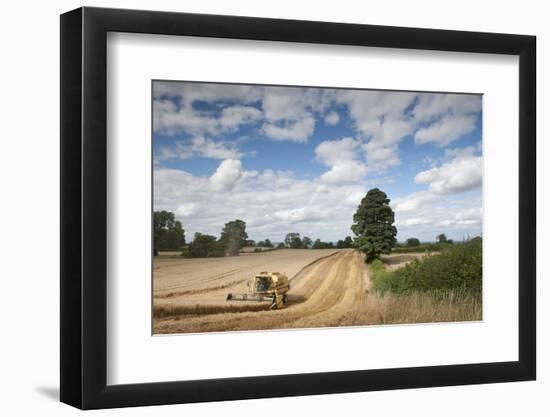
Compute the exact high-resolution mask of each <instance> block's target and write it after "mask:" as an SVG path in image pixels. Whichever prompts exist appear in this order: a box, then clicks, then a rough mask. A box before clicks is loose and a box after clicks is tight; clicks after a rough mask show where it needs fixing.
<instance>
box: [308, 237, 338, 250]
mask: <svg viewBox="0 0 550 417" xmlns="http://www.w3.org/2000/svg"><path fill="white" fill-rule="evenodd" d="M332 248H334V244H333V243H332V242H322V241H321V239H315V242H313V245H312V246H311V249H332Z"/></svg>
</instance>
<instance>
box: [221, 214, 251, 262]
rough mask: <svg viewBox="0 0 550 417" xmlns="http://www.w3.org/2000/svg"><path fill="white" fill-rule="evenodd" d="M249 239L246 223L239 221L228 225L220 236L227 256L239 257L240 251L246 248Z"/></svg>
mask: <svg viewBox="0 0 550 417" xmlns="http://www.w3.org/2000/svg"><path fill="white" fill-rule="evenodd" d="M247 239H248V234H247V233H246V223H245V222H243V221H242V220H238V219H237V220H233V221H231V222H228V223H226V224H225V226H224V227H223V230H222V234H221V236H220V245H221V246H222V247H223V250H224V254H225V256H239V251H240V249H241V248H242V247H243V246H246V243H247Z"/></svg>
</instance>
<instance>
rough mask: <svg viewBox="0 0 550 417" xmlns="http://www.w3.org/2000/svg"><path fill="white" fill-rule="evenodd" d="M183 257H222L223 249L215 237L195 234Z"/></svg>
mask: <svg viewBox="0 0 550 417" xmlns="http://www.w3.org/2000/svg"><path fill="white" fill-rule="evenodd" d="M184 253H185V256H188V257H191V258H209V257H215V256H223V255H224V253H223V247H222V246H221V245H220V242H218V241H217V240H216V236H211V235H204V234H202V233H198V232H197V233H195V237H194V238H193V241H192V242H191V243H190V244H189V247H188V248H187V249H186V250H185V251H184Z"/></svg>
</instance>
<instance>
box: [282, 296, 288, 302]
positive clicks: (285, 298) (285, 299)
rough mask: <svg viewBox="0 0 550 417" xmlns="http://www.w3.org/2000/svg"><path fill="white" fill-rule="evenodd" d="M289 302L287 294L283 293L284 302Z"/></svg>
mask: <svg viewBox="0 0 550 417" xmlns="http://www.w3.org/2000/svg"><path fill="white" fill-rule="evenodd" d="M287 302H288V297H287V296H286V294H285V295H283V304H286V303H287Z"/></svg>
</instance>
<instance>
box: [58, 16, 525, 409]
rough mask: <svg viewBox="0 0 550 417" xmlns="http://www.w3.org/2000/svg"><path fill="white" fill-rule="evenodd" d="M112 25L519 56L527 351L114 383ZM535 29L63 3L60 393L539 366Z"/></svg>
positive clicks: (150, 397)
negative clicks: (495, 358)
mask: <svg viewBox="0 0 550 417" xmlns="http://www.w3.org/2000/svg"><path fill="white" fill-rule="evenodd" d="M108 32H131V33H146V34H162V35H174V36H178V35H186V36H198V37H214V38H235V39H253V40H265V41H285V42H304V43H318V44H332V45H356V46H371V47H382V48H402V49H420V50H440V51H456V52H476V53H490V54H506V55H516V56H519V103H518V112H519V132H518V138H519V155H518V158H519V277H520V279H519V293H518V297H519V329H518V331H519V358H518V361H512V362H495V363H477V364H467V365H458V364H457V365H453V364H451V365H445V366H427V367H411V368H399V369H376V370H357V371H343V372H326V373H309V374H292V375H270V376H255V377H239V378H229V379H209V380H199V381H175V382H162V383H141V384H129V385H112V386H109V385H107V334H106V329H107V303H106V299H107V282H106V281H107V273H106V270H107V269H106V266H107V252H106V244H107V181H108V178H107V139H106V137H107V135H106V132H107V130H106V128H107V111H106V94H107V87H106V86H107V73H106V59H107V58H106V55H107V54H106V46H107V33H108ZM535 54H536V38H535V37H534V36H524V35H510V34H495V33H481V32H461V31H449V30H432V29H416V28H403V27H388V26H372V25H359V24H342V23H325V22H312V21H296V20H280V19H265V18H252V17H236V16H217V15H200V14H186V13H171V12H151V11H136V10H119V9H102V8H88V7H84V8H79V9H77V10H73V11H70V12H68V13H65V14H63V15H61V53H60V57H61V309H60V315H61V358H60V359H61V382H60V383H61V401H62V402H64V403H67V404H70V405H72V406H75V407H78V408H82V409H95V408H112V407H125V406H143V405H157V404H175V403H191V402H202V401H220V400H238V399H251V398H267V397H283V396H299V395H314V394H329V393H344V392H357V391H377V390H388V389H402V388H421V387H435V386H450V385H464V384H482V383H496V382H507V381H525V380H534V379H535V378H536V314H535V313H536V303H535V302H536V266H535V265H536V259H535V258H536V141H535V134H536V132H535V123H536V120H535V117H536V116H535V108H536V91H535V88H536V81H535V80H536V77H535V75H536V70H535V67H536V55H535Z"/></svg>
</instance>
